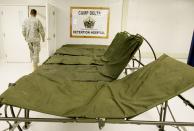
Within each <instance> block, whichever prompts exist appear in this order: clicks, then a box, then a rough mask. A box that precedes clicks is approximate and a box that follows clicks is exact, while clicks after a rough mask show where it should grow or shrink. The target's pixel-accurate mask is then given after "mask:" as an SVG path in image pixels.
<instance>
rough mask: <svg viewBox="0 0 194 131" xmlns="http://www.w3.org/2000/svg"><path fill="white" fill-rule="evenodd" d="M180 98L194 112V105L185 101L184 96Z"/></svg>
mask: <svg viewBox="0 0 194 131" xmlns="http://www.w3.org/2000/svg"><path fill="white" fill-rule="evenodd" d="M178 97H179V98H181V99H182V100H183V102H184V103H185V104H186V105H188V106H190V107H191V108H192V109H193V110H194V105H193V104H192V103H191V102H190V101H189V100H187V99H185V98H184V97H183V96H182V95H178Z"/></svg>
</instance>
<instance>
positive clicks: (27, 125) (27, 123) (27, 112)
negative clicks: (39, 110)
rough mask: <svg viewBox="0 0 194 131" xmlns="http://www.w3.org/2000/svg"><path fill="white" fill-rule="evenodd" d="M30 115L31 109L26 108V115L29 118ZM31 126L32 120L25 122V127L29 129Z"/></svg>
mask: <svg viewBox="0 0 194 131" xmlns="http://www.w3.org/2000/svg"><path fill="white" fill-rule="evenodd" d="M29 115H30V110H28V109H24V117H25V118H29ZM29 127H30V122H24V127H23V129H28V128H29Z"/></svg>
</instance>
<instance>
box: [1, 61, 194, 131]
mask: <svg viewBox="0 0 194 131" xmlns="http://www.w3.org/2000/svg"><path fill="white" fill-rule="evenodd" d="M30 72H32V68H31V64H30V63H28V64H24V63H23V64H22V63H9V64H5V63H0V94H1V93H3V91H5V90H6V89H7V88H8V87H7V85H8V83H13V82H15V81H16V80H17V79H19V78H20V77H21V76H24V75H27V74H29V73H30ZM183 95H184V96H186V97H187V98H189V99H190V100H191V101H192V102H194V89H191V90H189V91H187V92H185V93H184V94H183ZM169 103H170V106H171V108H172V110H173V112H174V114H175V116H176V118H177V120H179V121H193V122H194V111H193V110H191V109H190V108H187V107H186V106H185V105H184V104H183V102H182V101H181V100H179V99H178V98H173V99H172V100H170V102H169ZM0 112H1V113H3V109H0ZM31 116H32V117H54V116H50V115H46V114H41V113H37V112H31ZM168 116H169V113H168ZM135 119H144V120H158V115H157V111H156V109H155V108H154V109H152V110H150V111H148V112H146V113H143V114H142V115H139V116H138V117H136V118H135ZM167 119H168V120H171V118H170V117H167ZM21 125H23V123H22V124H21ZM7 127H8V124H7V123H6V122H0V131H2V130H4V129H5V128H7ZM166 129H167V130H168V131H176V129H175V128H173V127H166ZM186 129H187V130H185V131H193V130H194V128H193V127H186ZM98 130H99V129H98V125H97V124H77V123H68V124H67V123H66V124H60V123H36V122H34V123H32V124H31V126H30V128H29V129H28V130H27V131H98ZM102 130H103V131H119V130H122V131H140V130H142V131H157V130H158V129H157V128H156V127H155V126H147V125H141V126H140V125H129V124H128V125H121V124H106V126H105V127H104V128H103V129H102ZM16 131H17V129H16Z"/></svg>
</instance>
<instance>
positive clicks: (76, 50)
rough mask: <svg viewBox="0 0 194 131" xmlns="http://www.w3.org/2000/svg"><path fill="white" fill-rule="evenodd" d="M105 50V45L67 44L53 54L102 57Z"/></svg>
mask: <svg viewBox="0 0 194 131" xmlns="http://www.w3.org/2000/svg"><path fill="white" fill-rule="evenodd" d="M106 49H107V46H106V45H86V44H80V45H77V44H67V45H64V46H63V47H62V48H59V49H58V50H57V51H56V53H55V54H62V55H75V56H102V55H103V54H104V52H105V51H106Z"/></svg>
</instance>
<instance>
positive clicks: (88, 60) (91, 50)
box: [0, 32, 194, 131]
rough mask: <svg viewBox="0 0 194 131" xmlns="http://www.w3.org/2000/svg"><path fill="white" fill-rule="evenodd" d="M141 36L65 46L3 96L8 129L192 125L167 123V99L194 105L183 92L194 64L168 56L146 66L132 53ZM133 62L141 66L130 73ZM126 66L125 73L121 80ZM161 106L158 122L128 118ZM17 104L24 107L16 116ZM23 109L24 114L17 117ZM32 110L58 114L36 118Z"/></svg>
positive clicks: (0, 101) (191, 82)
mask: <svg viewBox="0 0 194 131" xmlns="http://www.w3.org/2000/svg"><path fill="white" fill-rule="evenodd" d="M143 40H145V39H144V38H143V37H142V36H140V35H130V34H129V33H127V32H120V33H117V35H116V36H115V38H114V39H113V41H112V43H111V44H110V46H104V45H64V46H62V47H61V48H59V49H58V50H57V51H56V52H55V54H54V55H53V56H51V57H49V58H48V59H47V60H46V61H45V62H44V64H43V65H41V66H40V67H39V68H38V69H37V70H36V71H34V72H33V73H31V74H29V75H26V76H23V77H22V78H20V79H19V80H17V81H16V82H15V83H12V84H10V85H9V88H8V89H7V90H6V91H5V92H4V93H3V94H1V95H0V104H1V107H3V106H4V110H5V117H3V116H2V117H0V120H1V121H7V122H8V123H9V121H14V122H15V123H14V124H10V123H9V126H10V127H9V130H14V129H15V128H18V130H20V131H21V130H22V128H21V127H20V122H25V127H26V128H27V127H28V126H29V124H30V122H62V123H66V122H80V123H98V124H99V128H100V129H101V128H102V127H103V126H104V125H105V123H121V124H122V123H123V124H151V125H157V126H158V127H159V130H160V131H164V126H165V125H175V126H194V123H193V122H175V121H170V122H169V121H165V117H166V111H167V109H168V104H167V101H168V100H169V99H171V98H173V97H175V96H179V97H180V98H181V99H182V100H183V101H184V102H185V103H186V104H187V105H189V107H191V108H192V109H194V107H193V104H192V103H191V102H190V101H188V100H186V99H185V98H184V97H182V96H181V95H180V94H181V93H182V92H184V91H186V90H188V89H190V88H192V87H193V86H194V79H193V78H194V68H193V67H191V66H189V65H186V64H184V63H182V62H179V61H177V60H175V59H173V58H171V57H169V56H167V55H165V54H164V55H162V56H160V57H159V58H158V59H157V60H155V61H153V62H151V63H149V64H148V65H145V66H144V65H143V63H142V62H141V61H139V60H138V59H136V58H135V57H134V55H135V53H136V52H137V51H138V49H139V48H140V46H141V45H142V43H143ZM130 60H132V61H133V62H135V61H136V62H137V63H138V64H139V65H141V68H140V69H138V70H137V71H134V72H133V73H131V74H128V73H127V72H128V70H129V69H130V68H126V66H127V65H128V63H129V61H130ZM142 66H143V67H142ZM123 70H125V72H126V74H127V75H126V76H125V77H123V78H121V79H118V77H119V75H120V74H121V72H122V71H123ZM158 105H161V109H158V112H159V115H160V120H159V121H142V120H141V121H136V120H130V119H131V118H133V117H135V116H137V115H139V114H141V113H143V112H145V111H148V110H149V109H151V108H153V107H157V106H158ZM8 107H10V111H11V114H12V117H9V116H8V113H7V110H8ZM14 107H18V108H20V110H19V112H18V114H15V112H14V109H13V108H14ZM21 109H24V110H25V116H24V117H20V116H19V114H20V112H21ZM29 110H33V111H37V112H41V113H46V114H51V115H55V116H60V118H33V117H30V116H29ZM171 115H172V114H171Z"/></svg>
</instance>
